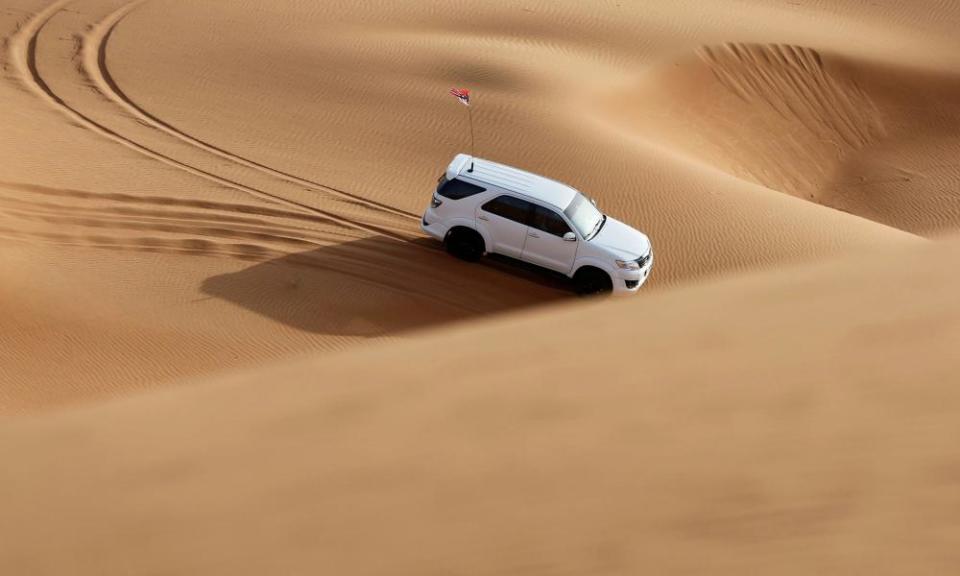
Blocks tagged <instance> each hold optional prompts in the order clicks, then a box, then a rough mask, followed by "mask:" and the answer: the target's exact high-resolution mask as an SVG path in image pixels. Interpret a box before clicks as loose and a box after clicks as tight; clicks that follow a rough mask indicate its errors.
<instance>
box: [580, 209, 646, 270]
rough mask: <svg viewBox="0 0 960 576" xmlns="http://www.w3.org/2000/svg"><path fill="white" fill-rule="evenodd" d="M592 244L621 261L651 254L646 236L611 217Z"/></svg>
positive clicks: (592, 240) (591, 241)
mask: <svg viewBox="0 0 960 576" xmlns="http://www.w3.org/2000/svg"><path fill="white" fill-rule="evenodd" d="M590 243H591V244H593V245H595V246H597V247H599V248H603V249H604V250H607V251H608V252H610V253H611V254H613V255H615V256H616V257H617V258H619V259H621V260H636V259H637V258H639V257H641V256H646V255H647V254H649V253H650V239H649V238H647V235H646V234H644V233H643V232H641V231H639V230H637V229H636V228H632V227H630V226H627V225H626V224H624V223H623V222H621V221H619V220H616V219H614V218H611V217H609V216H607V221H606V223H605V224H604V225H603V228H601V229H600V233H599V234H597V235H596V236H595V237H594V238H593V239H591V240H590Z"/></svg>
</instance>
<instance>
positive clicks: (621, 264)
mask: <svg viewBox="0 0 960 576" xmlns="http://www.w3.org/2000/svg"><path fill="white" fill-rule="evenodd" d="M617 268H620V269H622V270H639V269H640V264H637V261H636V260H617Z"/></svg>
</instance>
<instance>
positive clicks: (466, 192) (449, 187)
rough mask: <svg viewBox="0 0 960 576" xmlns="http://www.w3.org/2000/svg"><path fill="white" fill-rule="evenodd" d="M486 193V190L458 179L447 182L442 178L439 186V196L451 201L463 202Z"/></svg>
mask: <svg viewBox="0 0 960 576" xmlns="http://www.w3.org/2000/svg"><path fill="white" fill-rule="evenodd" d="M485 191H486V188H481V187H480V186H477V185H475V184H470V183H469V182H464V181H463V180H457V179H456V178H454V179H453V180H447V179H446V177H442V178H440V182H439V183H438V184H437V194H439V195H441V196H443V197H444V198H449V199H451V200H461V199H463V198H468V197H470V196H473V195H474V194H479V193H481V192H485Z"/></svg>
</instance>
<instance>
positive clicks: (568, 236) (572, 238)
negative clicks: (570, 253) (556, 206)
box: [563, 232, 577, 242]
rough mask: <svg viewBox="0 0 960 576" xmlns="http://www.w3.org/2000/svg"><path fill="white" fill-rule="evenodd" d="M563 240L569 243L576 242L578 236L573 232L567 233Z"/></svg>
mask: <svg viewBox="0 0 960 576" xmlns="http://www.w3.org/2000/svg"><path fill="white" fill-rule="evenodd" d="M563 239H564V240H566V241H567V242H576V241H577V235H576V234H574V233H573V232H567V233H566V234H564V235H563Z"/></svg>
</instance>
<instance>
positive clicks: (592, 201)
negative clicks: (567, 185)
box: [590, 198, 597, 206]
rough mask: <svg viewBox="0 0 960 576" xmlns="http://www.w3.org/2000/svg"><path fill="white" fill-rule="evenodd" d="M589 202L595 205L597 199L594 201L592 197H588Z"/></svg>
mask: <svg viewBox="0 0 960 576" xmlns="http://www.w3.org/2000/svg"><path fill="white" fill-rule="evenodd" d="M590 202H591V203H592V204H593V205H594V206H596V205H597V201H596V200H594V199H593V198H591V199H590Z"/></svg>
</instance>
